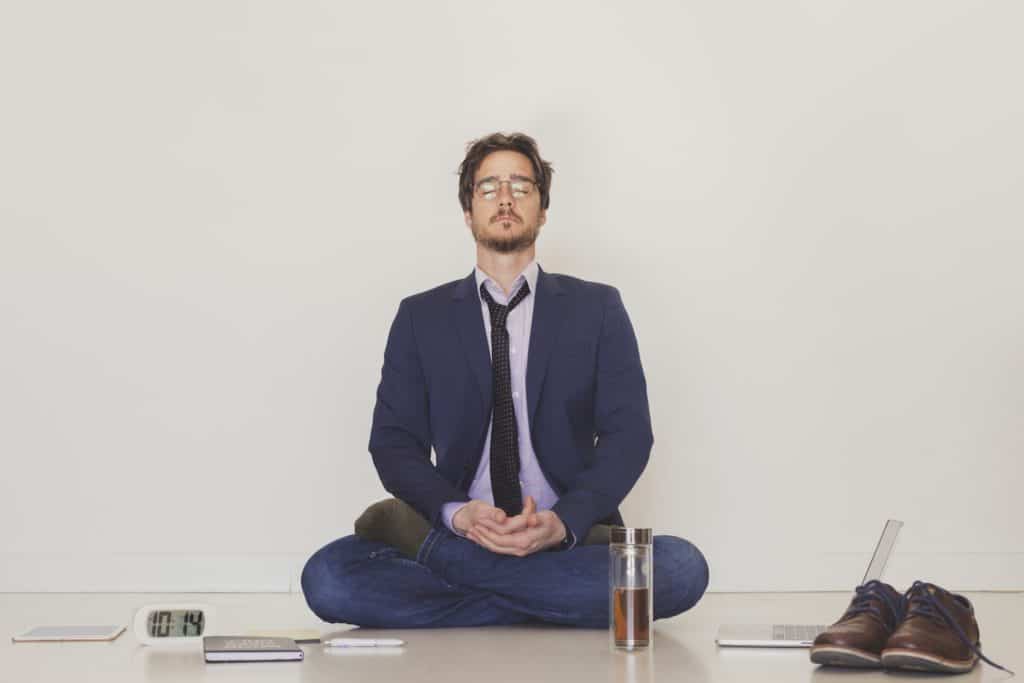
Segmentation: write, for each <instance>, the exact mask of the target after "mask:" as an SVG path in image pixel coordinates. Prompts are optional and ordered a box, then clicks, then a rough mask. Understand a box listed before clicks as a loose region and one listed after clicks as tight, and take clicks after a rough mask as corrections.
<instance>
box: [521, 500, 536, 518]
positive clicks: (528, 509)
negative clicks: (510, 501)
mask: <svg viewBox="0 0 1024 683" xmlns="http://www.w3.org/2000/svg"><path fill="white" fill-rule="evenodd" d="M535 512H537V501H535V500H534V499H533V496H527V497H526V503H524V504H523V514H524V515H527V516H529V515H532V514H533V513H535Z"/></svg>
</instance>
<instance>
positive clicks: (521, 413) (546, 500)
mask: <svg viewBox="0 0 1024 683" xmlns="http://www.w3.org/2000/svg"><path fill="white" fill-rule="evenodd" d="M475 273H476V290H477V298H479V299H480V315H481V317H483V323H484V331H485V332H486V333H487V341H488V350H489V349H490V340H491V312H490V310H489V309H488V308H487V302H486V301H484V298H483V297H482V296H480V284H481V283H486V286H487V291H488V292H490V294H491V297H492V298H493V299H494V300H495V301H496V302H497V303H499V304H501V305H503V306H505V305H508V302H509V300H510V299H511V298H512V297H514V296H515V295H516V292H518V291H519V289H520V288H521V287H522V286H523V283H524V282H528V283H530V294H529V295H527V296H526V298H524V299H523V300H522V301H521V302H519V305H517V306H516V307H515V308H513V309H512V310H511V311H510V312H509V314H508V318H507V319H506V321H505V327H506V329H507V330H508V354H509V355H508V360H509V370H510V371H511V376H512V405H513V407H514V408H515V412H516V427H517V428H518V429H517V431H518V432H519V485H520V488H522V491H523V499H524V500H525V499H526V496H533V499H534V500H535V501H536V502H537V510H538V511H540V510H550V509H551V508H552V507H553V506H554V504H555V503H556V502H558V494H556V493H555V490H554V489H553V488H551V484H549V483H548V480H547V478H545V477H544V473H543V472H542V471H541V469H540V465H539V464H538V462H537V454H536V453H534V452H533V440H532V439H531V438H530V423H529V420H528V419H527V415H526V411H527V408H526V362H527V355H528V351H529V349H530V330H531V328H532V326H533V302H534V297H535V296H536V294H537V262H536V261H531V262H530V265H528V266H526V268H525V269H524V270H523V272H522V273H520V274H519V277H517V278H516V280H515V282H514V283H513V284H512V293H511V294H510V295H509V296H505V292H504V291H503V290H502V289H501V285H499V284H498V283H497V282H495V281H494V280H492V279H491V277H490V276H489V275H487V273H485V272H484V271H482V270H480V268H479V267H477V268H476V270H475ZM492 428H493V420H492V424H491V425H489V426H488V427H487V438H485V439H484V452H483V456H482V457H481V458H480V466H479V467H477V469H476V476H474V477H473V483H472V484H470V486H469V497H470V498H472V499H474V500H482V501H484V502H486V503H488V504H490V505H494V494H493V493H492V491H491V429H492ZM463 505H465V503H462V502H455V503H445V504H444V505H443V506H442V507H441V518H442V519H443V520H444V523H445V526H447V527H448V528H449V529H450V530H451V531H452V532H453V533H455V534H459V532H458V531H456V530H455V527H454V526H453V525H452V518H453V517H455V513H456V512H458V511H459V509H461V508H462V506H463ZM459 535H460V536H461V535H462V534H459Z"/></svg>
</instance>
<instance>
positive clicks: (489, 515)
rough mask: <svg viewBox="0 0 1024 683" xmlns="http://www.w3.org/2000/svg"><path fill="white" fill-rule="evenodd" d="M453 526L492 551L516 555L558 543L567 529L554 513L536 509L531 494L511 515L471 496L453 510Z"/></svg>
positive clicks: (533, 551)
mask: <svg viewBox="0 0 1024 683" xmlns="http://www.w3.org/2000/svg"><path fill="white" fill-rule="evenodd" d="M452 526H454V527H455V529H456V530H457V531H458V532H460V533H462V534H465V535H466V538H468V539H469V540H471V541H473V542H474V543H476V544H478V545H481V546H483V547H484V548H487V549H488V550H490V551H491V552H495V553H501V554H503V555H515V556H517V557H525V556H527V555H530V554H532V553H535V552H537V551H539V550H544V549H545V548H550V547H551V546H553V545H558V544H559V543H561V542H562V540H563V539H564V538H565V535H566V533H567V532H566V529H565V525H564V524H563V523H562V520H561V519H560V518H559V517H558V515H557V514H555V513H554V512H552V511H551V510H541V511H540V512H537V503H536V502H535V501H534V500H533V496H527V497H526V502H525V503H524V504H523V511H522V513H520V514H518V515H516V516H514V517H509V516H508V515H506V514H505V511H504V510H502V509H501V508H497V507H494V506H493V505H488V504H487V503H485V502H483V501H482V500H471V501H469V502H468V503H466V504H465V505H463V506H462V507H461V508H459V511H458V512H456V513H455V516H454V517H453V518H452Z"/></svg>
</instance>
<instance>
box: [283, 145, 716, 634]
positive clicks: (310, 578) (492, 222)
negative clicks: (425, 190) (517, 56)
mask: <svg viewBox="0 0 1024 683" xmlns="http://www.w3.org/2000/svg"><path fill="white" fill-rule="evenodd" d="M551 174H552V168H551V165H550V164H549V163H548V162H546V161H544V160H543V159H542V158H541V156H540V154H539V152H538V150H537V145H536V143H535V142H534V140H533V139H532V138H530V137H529V136H527V135H523V134H513V135H503V134H500V133H495V134H493V135H490V136H487V137H485V138H482V139H480V140H477V141H475V142H473V143H471V144H470V146H469V147H468V151H467V154H466V158H465V159H464V160H463V162H462V165H461V166H460V169H459V200H460V203H461V204H462V209H463V212H464V215H465V221H466V225H467V226H468V227H469V229H470V231H471V232H472V234H473V238H474V239H475V241H476V246H477V265H476V268H475V269H474V272H473V273H471V274H470V275H469V277H466V278H464V279H462V280H456V281H454V282H450V283H448V284H445V285H441V286H440V287H437V288H435V289H432V290H429V291H427V292H423V293H421V294H417V295H415V296H411V297H409V298H407V299H405V300H403V301H402V302H401V305H400V306H399V308H398V314H397V315H396V317H395V320H394V323H393V324H392V326H391V332H390V335H389V337H388V343H387V348H386V350H385V352H384V367H383V370H382V372H381V382H380V386H379V388H378V390H377V405H376V409H375V410H374V415H373V427H372V430H371V434H370V453H371V454H372V456H373V462H374V465H375V466H376V467H377V471H378V473H379V475H380V478H381V481H382V482H383V484H384V487H385V488H386V489H387V490H388V491H389V492H391V493H392V494H394V495H395V496H396V499H392V500H387V501H382V502H380V503H377V504H375V505H373V506H371V507H370V508H369V509H368V510H367V511H366V512H365V513H363V515H362V516H361V517H360V518H359V520H357V521H356V535H354V536H347V537H345V538H341V539H339V540H337V541H334V542H333V543H330V544H328V545H327V546H325V547H324V548H321V549H320V550H319V551H318V552H317V553H316V554H314V555H313V557H312V558H310V560H309V562H308V563H307V564H306V567H305V569H304V571H303V574H302V587H303V591H304V593H305V596H306V600H307V602H308V603H309V606H310V608H311V609H312V610H313V612H315V613H316V614H317V615H318V616H319V617H320V618H321V619H323V620H325V621H328V622H344V623H350V624H359V625H363V626H374V627H383V628H415V627H442V626H474V625H482V624H514V623H523V622H529V621H545V622H550V623H560V624H572V625H578V626H589V627H606V626H607V625H608V548H607V542H608V528H609V527H608V525H610V524H622V518H621V516H620V515H619V512H618V509H617V508H618V505H619V503H621V502H622V500H623V499H624V498H625V496H626V494H627V493H628V492H629V490H630V489H631V488H632V487H633V485H634V484H635V483H636V481H637V479H638V478H639V477H640V473H641V472H642V471H643V469H644V467H645V465H646V463H647V459H648V457H649V455H650V450H651V445H652V443H653V436H652V433H651V424H650V412H649V409H648V405H647V389H646V382H645V380H644V374H643V369H642V368H641V365H640V355H639V351H638V349H637V343H636V338H635V336H634V334H633V329H632V326H631V325H630V322H629V318H628V316H627V315H626V311H625V308H624V307H623V305H622V300H621V298H620V296H619V293H618V291H616V290H615V289H613V288H611V287H608V286H606V285H601V284H596V283H592V282H585V281H583V280H579V279H576V278H572V277H568V276H565V275H554V274H548V273H545V272H544V271H543V270H541V269H540V266H538V265H537V263H536V260H535V250H536V247H535V242H536V239H537V236H538V235H539V233H540V229H541V226H543V225H544V223H545V221H546V219H547V209H548V205H549V202H550V196H549V192H550V187H551ZM431 449H433V451H434V452H435V454H436V465H434V464H432V463H431V460H430V453H431ZM654 564H655V568H654V616H655V618H656V619H658V618H664V617H669V616H674V615H676V614H679V613H681V612H683V611H685V610H687V609H689V608H690V607H692V606H693V605H694V604H696V602H697V600H699V599H700V597H701V595H703V593H704V589H705V587H706V586H707V580H708V568H707V563H706V562H705V560H704V557H703V556H702V555H701V553H700V551H698V550H697V548H695V547H694V546H693V545H692V544H690V543H689V542H688V541H685V540H683V539H680V538H676V537H673V536H657V537H655V539H654Z"/></svg>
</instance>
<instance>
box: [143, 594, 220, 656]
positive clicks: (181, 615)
mask: <svg viewBox="0 0 1024 683" xmlns="http://www.w3.org/2000/svg"><path fill="white" fill-rule="evenodd" d="M214 622H215V617H214V611H213V607H212V606H210V605H206V604H203V603H199V602H168V603H157V604H152V605H145V606H144V607H141V608H139V610H138V611H137V612H136V613H135V620H134V621H133V623H132V631H133V632H134V633H135V639H136V640H138V641H139V642H140V643H142V644H143V645H150V646H154V645H155V646H178V645H189V644H194V643H202V641H203V636H204V635H206V634H208V633H210V632H212V631H211V625H212V624H213V623H214Z"/></svg>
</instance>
